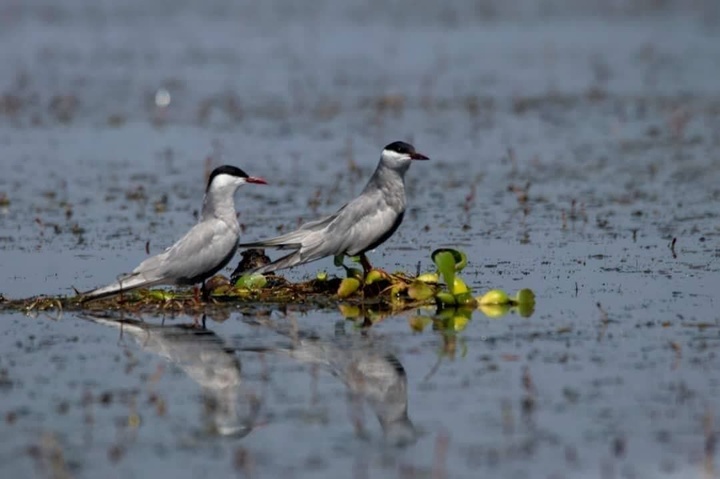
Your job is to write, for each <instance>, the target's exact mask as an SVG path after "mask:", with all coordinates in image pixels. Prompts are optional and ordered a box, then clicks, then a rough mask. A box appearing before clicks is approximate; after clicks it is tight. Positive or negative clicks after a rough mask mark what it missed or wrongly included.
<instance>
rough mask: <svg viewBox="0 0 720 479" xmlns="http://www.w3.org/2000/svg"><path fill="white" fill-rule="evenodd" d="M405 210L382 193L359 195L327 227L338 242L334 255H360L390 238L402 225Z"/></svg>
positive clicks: (328, 234)
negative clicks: (389, 200) (392, 204)
mask: <svg viewBox="0 0 720 479" xmlns="http://www.w3.org/2000/svg"><path fill="white" fill-rule="evenodd" d="M403 213H404V210H399V209H397V208H396V207H393V206H391V205H389V204H388V203H387V202H386V201H385V199H384V197H383V195H382V194H380V192H379V191H378V192H377V194H373V195H363V196H359V197H358V198H356V199H355V200H353V201H352V202H351V203H349V204H348V205H347V207H345V208H344V209H343V211H342V212H341V214H339V215H338V217H337V218H336V219H335V221H333V222H332V223H331V224H330V225H328V227H327V231H326V233H325V236H327V237H330V238H333V241H334V242H336V244H335V245H333V246H334V248H333V249H334V250H335V252H333V254H341V253H345V254H348V255H351V256H353V255H356V254H360V253H362V252H364V251H366V250H368V249H371V248H374V247H375V246H378V245H379V244H380V243H382V242H383V241H384V240H386V239H387V238H388V237H389V235H390V234H392V233H393V232H394V231H395V229H397V227H398V226H399V224H400V223H399V222H400V221H401V220H402V215H403Z"/></svg>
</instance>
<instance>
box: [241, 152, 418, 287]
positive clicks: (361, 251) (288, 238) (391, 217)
mask: <svg viewBox="0 0 720 479" xmlns="http://www.w3.org/2000/svg"><path fill="white" fill-rule="evenodd" d="M428 159H429V158H428V157H427V156H425V155H423V154H420V153H418V152H417V151H415V147H413V146H412V145H411V144H409V143H405V142H403V141H396V142H393V143H390V144H389V145H387V146H386V147H385V148H383V150H382V154H381V155H380V162H379V163H378V166H377V169H376V170H375V173H373V175H372V177H371V178H370V181H368V183H367V185H366V186H365V188H364V189H363V191H362V193H360V196H358V197H357V198H355V199H353V200H352V201H350V202H349V203H347V204H345V205H344V206H343V207H342V208H340V209H339V210H338V211H337V212H336V213H335V214H333V215H330V216H326V217H324V218H321V219H318V220H315V221H311V222H309V223H305V224H304V225H302V226H301V227H300V228H299V229H297V230H295V231H292V232H290V233H287V234H284V235H281V236H278V237H275V238H271V239H268V240H265V241H256V242H253V243H244V244H240V245H239V247H240V248H265V247H270V248H278V249H291V250H294V251H293V252H292V253H290V254H288V255H287V256H283V257H282V258H280V259H278V260H276V261H274V262H272V263H270V264H268V265H265V266H260V267H258V268H255V269H252V270H250V272H253V273H269V272H272V271H276V270H279V269H284V268H291V267H293V266H297V265H299V264H304V263H309V262H311V261H316V260H319V259H321V258H325V257H326V256H342V255H347V256H356V255H359V256H360V262H361V264H362V267H363V270H364V272H365V274H366V275H367V273H368V272H369V271H370V270H371V269H372V266H371V265H370V262H369V261H368V259H367V257H366V256H365V252H367V251H369V250H372V249H374V248H376V247H377V246H379V245H381V244H382V243H383V242H385V240H387V239H388V238H389V237H390V236H392V234H393V233H394V232H395V230H396V229H397V228H398V226H400V223H401V222H402V219H403V216H404V215H405V173H406V172H407V170H408V168H409V167H410V163H411V162H412V161H413V160H428ZM239 273H240V272H239V271H236V272H235V273H233V277H235V276H237V275H239Z"/></svg>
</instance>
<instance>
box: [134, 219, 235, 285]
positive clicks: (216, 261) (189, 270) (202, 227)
mask: <svg viewBox="0 0 720 479" xmlns="http://www.w3.org/2000/svg"><path fill="white" fill-rule="evenodd" d="M237 241H238V232H237V231H233V229H232V228H230V226H228V224H227V223H225V222H224V221H222V220H219V219H210V220H207V221H203V222H201V223H198V224H196V225H195V226H193V227H192V228H191V229H190V231H188V232H187V234H186V235H185V236H183V237H182V238H181V239H180V240H178V242H177V243H175V244H174V245H172V246H170V247H169V248H168V249H166V250H165V251H164V252H163V253H161V254H159V255H157V256H153V257H152V258H148V259H146V260H145V261H143V262H142V263H140V265H139V266H138V267H137V268H135V270H133V274H138V273H141V274H144V275H146V276H155V277H163V278H166V279H168V280H175V281H177V280H187V279H191V278H195V277H198V276H202V275H204V274H206V273H207V272H208V271H212V270H214V269H215V268H218V267H222V265H223V264H222V263H223V262H225V263H227V261H229V259H230V258H228V256H229V255H232V253H234V252H235V249H236V248H237Z"/></svg>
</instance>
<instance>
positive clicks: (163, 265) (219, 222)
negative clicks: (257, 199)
mask: <svg viewBox="0 0 720 479" xmlns="http://www.w3.org/2000/svg"><path fill="white" fill-rule="evenodd" d="M245 183H256V184H261V185H264V184H266V181H265V180H264V179H262V178H258V177H255V176H248V174H247V173H245V172H244V171H243V170H241V169H240V168H236V167H234V166H229V165H224V166H220V167H218V168H215V169H214V170H213V172H212V173H211V174H210V178H209V179H208V183H207V188H206V189H205V198H204V200H203V208H202V213H201V214H200V220H199V221H198V223H197V224H196V225H195V226H193V227H192V228H191V229H190V231H188V232H187V234H185V236H183V237H182V238H181V239H180V240H179V241H178V242H177V243H175V244H174V245H172V246H170V247H169V248H167V249H166V250H165V251H163V252H162V253H160V254H159V255H157V256H152V257H150V258H148V259H146V260H145V261H143V262H142V263H140V265H139V266H138V267H137V268H135V269H134V270H133V272H132V273H129V274H125V275H122V276H120V277H119V278H118V280H117V281H115V282H114V283H111V284H109V285H107V286H104V287H102V288H98V289H95V290H92V291H89V292H87V293H82V296H83V298H84V300H92V299H99V298H104V297H107V296H112V295H114V294H119V293H122V292H126V291H130V290H132V289H136V288H143V287H149V286H154V285H158V284H168V285H192V284H196V283H203V294H205V293H206V291H205V290H204V286H205V283H204V282H205V280H206V279H207V278H209V277H211V276H212V275H214V274H215V273H217V272H218V271H220V270H221V269H222V268H223V267H225V265H226V264H228V262H229V261H230V260H231V259H232V257H233V255H234V254H235V251H236V250H237V246H238V240H239V238H240V224H239V223H238V220H237V214H236V212H235V200H234V195H235V192H236V191H237V189H238V188H239V187H240V186H241V185H244V184H245Z"/></svg>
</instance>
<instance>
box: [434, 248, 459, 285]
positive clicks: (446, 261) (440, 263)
mask: <svg viewBox="0 0 720 479" xmlns="http://www.w3.org/2000/svg"><path fill="white" fill-rule="evenodd" d="M432 259H433V262H435V265H436V266H437V267H438V271H440V274H441V275H442V277H443V279H444V280H445V285H446V286H447V287H448V289H451V288H452V287H453V285H454V284H455V257H454V256H453V254H452V253H451V252H449V251H442V250H435V251H434V252H433V256H432Z"/></svg>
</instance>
